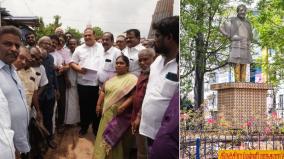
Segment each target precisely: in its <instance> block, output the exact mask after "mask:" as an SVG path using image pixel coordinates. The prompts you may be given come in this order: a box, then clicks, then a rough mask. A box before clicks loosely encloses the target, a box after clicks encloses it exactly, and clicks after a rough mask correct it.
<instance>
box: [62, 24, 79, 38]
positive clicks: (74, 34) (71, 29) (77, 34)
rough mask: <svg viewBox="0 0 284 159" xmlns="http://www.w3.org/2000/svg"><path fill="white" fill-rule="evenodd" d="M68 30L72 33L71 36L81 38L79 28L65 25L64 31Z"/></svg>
mask: <svg viewBox="0 0 284 159" xmlns="http://www.w3.org/2000/svg"><path fill="white" fill-rule="evenodd" d="M66 32H69V33H71V34H72V35H73V37H74V38H75V39H77V40H80V39H81V38H82V34H81V33H80V31H79V30H77V29H74V28H71V27H69V26H68V27H67V29H66V30H65V33H66Z"/></svg>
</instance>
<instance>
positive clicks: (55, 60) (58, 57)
mask: <svg viewBox="0 0 284 159" xmlns="http://www.w3.org/2000/svg"><path fill="white" fill-rule="evenodd" d="M49 54H50V55H51V56H52V57H53V63H54V66H56V67H61V66H62V64H63V58H62V56H61V54H60V53H59V52H57V51H54V52H51V53H49Z"/></svg>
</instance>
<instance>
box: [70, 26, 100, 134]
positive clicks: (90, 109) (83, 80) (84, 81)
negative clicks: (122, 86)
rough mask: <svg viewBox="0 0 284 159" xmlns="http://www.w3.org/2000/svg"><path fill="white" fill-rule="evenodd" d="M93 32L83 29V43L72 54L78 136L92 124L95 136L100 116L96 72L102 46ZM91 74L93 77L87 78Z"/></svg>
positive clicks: (84, 132) (89, 29)
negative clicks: (98, 112)
mask: <svg viewBox="0 0 284 159" xmlns="http://www.w3.org/2000/svg"><path fill="white" fill-rule="evenodd" d="M95 36H96V35H95V32H94V30H93V29H92V28H86V29H85V30H84V41H85V43H84V44H82V45H80V46H78V47H77V48H76V49H75V51H74V53H73V54H72V62H71V64H70V66H71V68H72V69H73V70H74V71H76V72H77V87H78V95H79V105H80V118H81V119H80V121H81V123H80V126H81V129H80V131H79V137H83V136H84V135H85V134H86V133H87V131H88V128H89V125H90V124H92V128H93V133H94V135H95V136H96V134H97V131H98V127H99V122H100V117H99V116H97V115H96V103H97V100H98V97H99V82H98V73H97V71H98V70H99V65H100V57H101V55H102V54H103V52H104V48H103V47H102V45H101V44H100V43H98V42H96V40H95V39H96V37H95ZM88 75H92V76H95V77H92V78H87V77H86V76H88Z"/></svg>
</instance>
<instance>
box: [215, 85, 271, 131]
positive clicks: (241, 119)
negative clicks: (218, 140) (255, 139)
mask: <svg viewBox="0 0 284 159" xmlns="http://www.w3.org/2000/svg"><path fill="white" fill-rule="evenodd" d="M268 89H272V87H270V86H269V85H267V84H263V83H261V84H258V83H220V84H212V85H211V90H216V91H218V113H217V114H218V115H217V116H218V119H220V118H223V119H224V120H225V121H227V122H228V123H229V124H230V126H231V127H232V128H235V129H248V127H250V129H251V130H252V131H256V130H261V129H262V128H264V126H265V122H266V118H267V115H266V111H267V108H266V97H267V90H268ZM219 122H220V121H219Z"/></svg>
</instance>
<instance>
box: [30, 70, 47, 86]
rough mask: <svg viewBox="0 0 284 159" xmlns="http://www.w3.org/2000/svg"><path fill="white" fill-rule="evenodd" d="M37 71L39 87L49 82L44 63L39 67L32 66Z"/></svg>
mask: <svg viewBox="0 0 284 159" xmlns="http://www.w3.org/2000/svg"><path fill="white" fill-rule="evenodd" d="M32 68H33V69H34V71H35V75H36V85H37V87H38V88H39V87H43V86H45V85H47V84H48V79H47V76H46V72H45V68H44V66H43V65H40V66H39V67H32Z"/></svg>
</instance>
